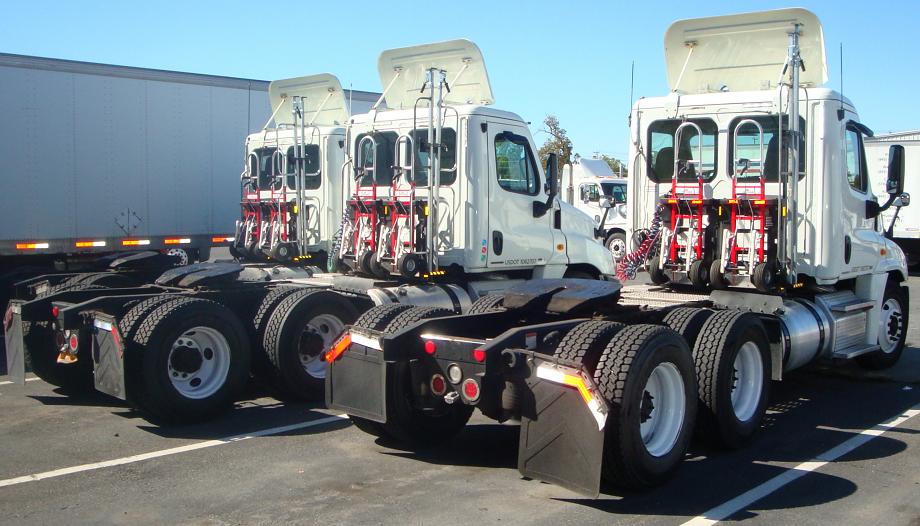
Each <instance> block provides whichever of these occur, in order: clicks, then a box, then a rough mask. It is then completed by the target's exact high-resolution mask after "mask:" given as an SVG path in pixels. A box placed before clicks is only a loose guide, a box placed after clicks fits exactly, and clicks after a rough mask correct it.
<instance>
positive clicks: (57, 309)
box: [51, 306, 61, 318]
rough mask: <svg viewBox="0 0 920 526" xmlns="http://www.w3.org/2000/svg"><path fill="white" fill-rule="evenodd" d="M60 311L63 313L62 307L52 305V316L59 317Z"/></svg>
mask: <svg viewBox="0 0 920 526" xmlns="http://www.w3.org/2000/svg"><path fill="white" fill-rule="evenodd" d="M60 313H61V309H59V308H57V306H55V307H51V317H52V318H57V317H58V314H60Z"/></svg>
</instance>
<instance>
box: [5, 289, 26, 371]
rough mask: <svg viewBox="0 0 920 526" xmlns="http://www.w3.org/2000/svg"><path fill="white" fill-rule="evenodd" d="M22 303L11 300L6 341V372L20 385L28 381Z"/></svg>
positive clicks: (8, 309) (7, 312)
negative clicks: (23, 338)
mask: <svg viewBox="0 0 920 526" xmlns="http://www.w3.org/2000/svg"><path fill="white" fill-rule="evenodd" d="M20 305H21V304H20V303H17V302H11V303H10V305H9V307H8V308H7V311H6V318H5V319H4V320H3V321H4V325H5V327H4V328H5V329H6V330H5V331H4V335H3V336H4V343H5V344H6V372H7V374H8V375H9V376H10V380H12V381H13V382H16V383H17V384H19V385H25V383H26V360H25V356H26V354H25V353H26V351H25V343H24V342H23V340H22V314H21V311H20Z"/></svg>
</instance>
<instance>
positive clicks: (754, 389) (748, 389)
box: [731, 341, 764, 422]
mask: <svg viewBox="0 0 920 526" xmlns="http://www.w3.org/2000/svg"><path fill="white" fill-rule="evenodd" d="M732 368H733V369H734V370H733V372H732V395H731V397H732V410H734V412H735V417H736V418H737V419H738V420H740V421H742V422H747V421H748V420H750V419H751V418H752V417H753V416H754V413H755V412H756V411H757V406H758V405H760V394H761V393H762V392H763V381H764V377H763V361H762V360H761V359H760V348H759V347H758V346H757V344H756V343H754V342H751V341H748V342H744V344H743V345H742V346H741V348H740V349H738V354H736V355H735V362H734V363H733V364H732Z"/></svg>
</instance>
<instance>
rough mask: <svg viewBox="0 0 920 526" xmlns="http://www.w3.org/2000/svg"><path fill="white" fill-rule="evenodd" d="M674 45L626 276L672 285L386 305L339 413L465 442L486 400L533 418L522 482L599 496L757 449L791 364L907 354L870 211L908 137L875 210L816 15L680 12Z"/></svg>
mask: <svg viewBox="0 0 920 526" xmlns="http://www.w3.org/2000/svg"><path fill="white" fill-rule="evenodd" d="M725 28H731V30H730V31H725ZM727 50H729V51H730V52H727ZM665 55H666V60H667V64H668V73H669V74H668V76H669V82H670V86H671V90H672V91H671V93H670V94H668V95H666V96H663V97H645V98H641V99H639V101H638V102H637V103H636V104H635V106H634V107H633V109H632V112H631V115H630V123H631V128H630V137H631V144H630V157H629V159H630V170H629V179H630V185H629V198H628V199H627V217H628V218H629V223H630V228H629V233H630V234H632V233H633V232H637V231H640V230H642V231H644V232H645V235H644V240H643V242H642V244H641V245H640V247H639V248H638V250H636V251H634V252H632V253H630V254H628V255H627V256H626V257H625V258H624V259H623V260H621V262H620V263H619V264H618V269H617V270H618V276H620V277H621V279H624V280H625V279H627V278H633V277H635V271H636V270H637V269H638V266H637V265H636V264H637V263H639V264H646V262H647V265H648V266H649V267H650V269H649V270H650V272H651V273H652V276H653V279H656V280H657V281H659V282H660V283H662V284H666V286H657V285H652V286H649V285H635V286H627V287H622V286H621V285H620V284H619V283H617V282H604V281H583V280H577V279H565V278H563V279H555V280H553V279H550V280H534V281H529V282H526V283H523V284H520V285H518V286H515V287H512V288H510V289H508V290H506V291H504V292H503V293H501V294H493V295H491V296H486V297H484V298H481V299H480V300H478V301H477V303H475V304H474V305H473V306H472V307H471V308H470V309H469V311H468V312H467V313H466V314H463V315H453V316H442V315H439V314H438V313H431V312H424V311H422V310H418V309H415V308H410V309H407V310H404V311H402V312H401V313H400V314H399V316H400V317H399V318H393V319H391V320H388V319H386V318H387V316H386V314H387V313H388V312H389V311H388V309H395V308H396V307H389V306H383V307H378V308H376V310H375V311H374V315H373V316H370V315H365V316H364V317H362V318H361V319H359V320H358V321H357V322H356V323H355V324H354V327H353V328H352V329H351V330H350V331H348V332H347V333H346V334H345V336H344V337H343V338H342V339H341V340H339V341H338V342H337V343H336V344H335V345H334V346H333V349H332V351H331V352H330V353H328V354H327V360H328V361H329V372H328V373H327V377H326V401H327V405H328V406H329V407H330V408H332V409H335V410H341V411H344V412H346V413H347V414H349V415H350V416H351V417H352V420H353V421H354V422H355V424H356V425H357V426H358V427H360V428H361V429H363V430H365V431H367V432H368V433H372V434H375V435H377V436H382V437H387V438H388V439H390V440H393V441H397V442H402V443H404V444H407V445H409V446H413V445H418V444H427V443H432V442H438V441H443V440H446V439H448V438H450V437H452V436H454V435H455V434H456V433H457V432H459V431H460V429H461V428H462V427H463V426H464V425H465V424H466V422H467V420H468V419H469V417H470V415H471V413H472V411H473V410H474V409H476V408H478V409H479V410H481V411H482V413H483V414H484V415H485V416H487V417H489V418H493V419H495V420H498V421H502V422H515V421H519V422H520V424H521V427H520V441H519V448H518V469H519V470H520V471H521V473H522V474H524V475H525V476H528V477H531V478H535V479H540V480H545V481H550V482H555V483H558V484H561V485H563V486H566V487H568V488H571V489H573V490H575V491H578V492H581V493H584V494H587V495H591V496H596V495H597V494H598V492H599V490H600V487H601V481H602V480H605V481H607V482H608V483H609V484H612V485H615V486H619V487H624V488H632V489H641V488H648V487H651V486H654V485H656V484H660V483H662V482H664V481H665V480H667V479H668V478H669V477H670V475H671V474H672V473H673V472H674V470H675V469H677V468H678V466H679V464H680V462H681V461H682V459H683V458H684V456H685V453H686V451H687V447H688V444H689V443H690V439H691V437H692V436H693V435H694V434H696V435H697V436H699V437H701V438H702V439H705V440H708V441H709V442H711V443H712V444H714V445H716V446H721V447H728V448H736V447H740V446H742V445H744V444H745V443H746V442H747V441H749V440H751V439H752V438H753V436H754V435H755V433H756V432H757V431H758V429H759V428H760V425H761V422H762V419H763V417H764V414H765V411H766V407H767V405H768V401H769V391H770V384H771V380H781V379H782V378H783V376H784V374H785V373H786V372H788V371H790V370H793V369H796V368H799V367H802V366H805V365H807V364H810V363H813V362H816V361H822V362H827V363H829V364H839V363H843V362H847V361H850V360H855V361H856V362H857V363H858V364H860V365H861V366H864V367H867V368H885V367H889V366H891V365H893V364H894V363H895V362H896V361H897V360H898V358H899V357H900V355H901V353H902V351H903V349H904V345H905V340H906V334H907V327H908V312H909V309H908V289H907V287H906V279H907V268H906V262H905V259H904V256H903V253H902V251H901V250H900V248H898V246H897V245H896V244H895V243H894V242H893V241H891V240H890V239H887V238H886V237H885V236H884V235H883V233H882V232H881V228H876V224H877V221H876V219H877V218H878V216H879V214H880V212H881V211H883V210H884V209H886V208H887V207H890V206H896V205H897V201H898V200H899V199H900V197H899V196H900V194H901V191H902V187H903V177H904V163H903V160H904V159H903V157H904V150H903V148H902V147H900V146H892V148H891V155H890V159H891V161H890V163H889V169H888V173H887V174H886V177H885V180H886V199H885V203H884V204H879V202H878V201H876V199H875V197H874V196H873V195H872V193H871V192H870V191H869V189H870V184H869V173H868V169H867V167H866V163H865V152H864V147H863V138H864V137H865V136H868V135H871V132H870V131H869V129H868V128H867V127H865V126H864V125H863V124H861V123H860V121H859V118H858V116H857V114H856V111H855V108H854V107H853V106H852V104H851V103H850V102H849V101H847V100H846V99H843V98H841V96H840V94H839V93H836V92H834V91H832V90H830V89H827V88H823V87H821V86H820V85H821V84H823V83H824V82H825V81H826V72H825V62H824V56H825V55H824V40H823V32H822V28H821V25H820V23H819V22H818V19H817V17H815V15H814V14H812V13H810V12H808V11H806V10H803V9H783V10H777V11H766V12H760V13H749V14H742V15H729V16H720V17H711V18H700V19H693V20H682V21H678V22H675V23H674V24H673V25H671V27H670V28H669V29H668V31H667V34H666V36H665ZM803 62H805V63H807V64H808V69H807V70H806V69H804V67H803ZM777 81H779V84H777ZM806 91H807V99H806V97H805V96H804V94H805V93H806ZM742 146H743V147H742ZM902 204H903V203H902ZM761 241H762V244H761ZM761 246H763V247H764V249H763V250H762V251H761V250H760V247H761ZM656 250H657V253H656ZM698 261H702V262H705V263H704V264H702V265H701V264H698V263H697V262H698ZM708 269H712V273H713V275H714V276H713V277H715V278H716V279H718V280H719V282H718V283H710V280H709V276H708V275H707V274H706V273H705V272H703V271H705V270H708ZM754 269H757V270H756V271H755V272H753V273H752V272H750V271H751V270H754ZM694 273H695V274H694ZM716 273H718V276H715V274H716ZM688 275H689V276H692V279H688V277H689V276H688ZM752 282H756V286H754V284H752ZM691 284H692V285H694V286H696V287H697V288H699V289H701V290H698V291H693V290H692V289H688V285H691ZM710 286H715V287H716V288H717V289H719V290H711V288H709V287H710ZM368 314H370V311H369V313H368Z"/></svg>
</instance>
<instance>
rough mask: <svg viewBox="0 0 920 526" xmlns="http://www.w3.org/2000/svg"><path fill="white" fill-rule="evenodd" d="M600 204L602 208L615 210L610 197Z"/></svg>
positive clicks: (602, 200)
mask: <svg viewBox="0 0 920 526" xmlns="http://www.w3.org/2000/svg"><path fill="white" fill-rule="evenodd" d="M598 204H599V205H600V207H601V208H613V203H611V202H610V198H609V197H605V198H603V199H601V200H600V202H599V203H598Z"/></svg>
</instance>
